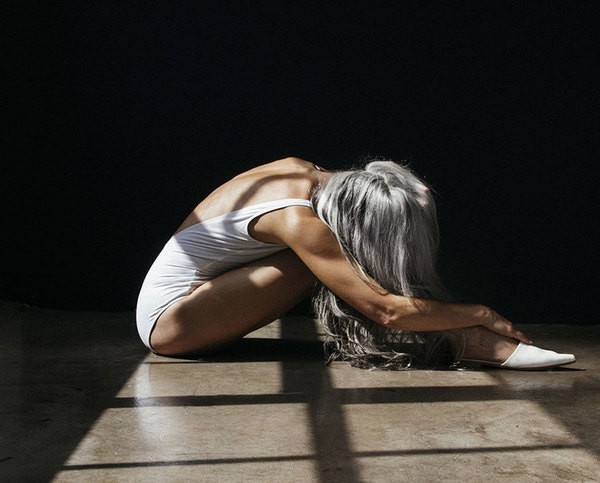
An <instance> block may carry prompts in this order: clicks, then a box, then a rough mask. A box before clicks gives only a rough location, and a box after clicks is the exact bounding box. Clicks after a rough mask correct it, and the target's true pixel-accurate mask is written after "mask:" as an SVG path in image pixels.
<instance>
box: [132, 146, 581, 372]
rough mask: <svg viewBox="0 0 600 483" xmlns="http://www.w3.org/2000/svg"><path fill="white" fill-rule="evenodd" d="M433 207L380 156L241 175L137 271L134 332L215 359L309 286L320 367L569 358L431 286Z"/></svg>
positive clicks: (529, 364) (177, 351) (529, 363)
mask: <svg viewBox="0 0 600 483" xmlns="http://www.w3.org/2000/svg"><path fill="white" fill-rule="evenodd" d="M437 235H438V234H437V221H436V214H435V204H434V201H433V198H432V196H431V193H430V192H429V189H428V188H427V186H426V185H425V184H424V183H423V182H422V181H420V180H419V179H418V178H417V177H416V176H415V175H414V174H413V173H412V172H411V171H409V170H408V169H407V168H405V167H402V166H400V165H398V164H396V163H393V162H391V161H374V162H370V163H369V164H367V165H366V166H365V167H364V168H363V169H358V170H352V171H341V172H329V171H326V170H323V169H322V168H319V167H318V166H316V165H314V164H312V163H310V162H307V161H304V160H301V159H298V158H286V159H282V160H279V161H275V162H272V163H269V164H265V165H262V166H259V167H257V168H254V169H251V170H249V171H246V172H245V173H242V174H240V175H238V176H236V177H235V178H233V179H232V180H230V181H228V182H227V183H225V184H224V185H222V186H221V187H219V188H217V189H216V190H215V191H214V192H212V193H211V194H210V195H209V196H208V197H207V198H206V199H205V200H203V201H202V202H200V204H198V206H196V208H195V209H194V210H193V211H192V212H191V213H190V215H189V216H188V217H187V218H186V219H185V220H184V221H183V223H182V224H181V226H180V227H179V229H178V230H177V231H176V233H175V234H174V235H173V237H172V238H171V239H170V240H169V241H168V242H167V244H166V246H165V247H164V249H163V250H162V252H161V253H160V255H159V256H158V258H157V259H156V261H155V262H154V264H153V265H152V267H151V268H150V271H149V272H148V275H147V276H146V279H145V281H144V284H143V286H142V289H141V292H140V296H139V300H138V306H137V323H138V330H139V333H140V336H141V338H142V341H143V342H144V343H145V344H146V346H147V347H149V348H150V349H151V350H153V351H154V352H156V353H158V354H162V355H169V356H176V355H183V354H189V353H209V352H214V351H217V350H219V349H221V348H223V347H225V346H226V345H228V344H230V343H231V342H233V341H235V340H237V339H239V338H241V337H243V336H244V335H246V334H247V333H249V332H251V331H253V330H255V329H258V328H259V327H261V326H264V325H266V324H268V323H269V322H271V321H273V320H274V319H276V318H277V317H279V316H280V315H282V314H283V313H285V312H286V311H287V310H289V309H290V308H291V307H293V306H294V305H295V304H297V303H298V302H299V301H300V300H302V299H304V298H305V297H307V296H309V295H310V294H311V292H312V291H313V289H314V287H315V285H317V286H318V287H319V288H318V294H317V295H316V297H315V300H314V305H315V309H316V314H317V316H318V318H319V319H320V320H321V322H322V323H323V324H324V326H325V329H326V332H327V333H328V335H329V338H328V347H329V348H330V351H331V354H330V359H342V360H347V361H349V362H350V363H351V364H353V365H357V366H359V367H373V366H380V367H389V368H399V367H408V366H411V365H412V366H416V365H423V364H428V363H431V361H432V360H433V359H432V355H433V354H434V353H435V352H436V349H437V348H439V347H440V344H439V341H441V340H449V341H451V342H452V347H453V350H454V352H455V354H454V357H455V359H457V360H462V361H477V362H479V363H482V364H486V365H492V366H501V367H508V368H527V369H531V368H546V367H552V366H556V365H563V364H567V363H571V362H574V361H575V358H574V357H573V356H572V355H570V354H556V353H555V352H552V351H545V350H543V349H539V348H537V347H535V346H533V345H531V341H530V340H529V339H528V338H527V337H526V336H525V335H524V334H523V333H522V332H521V331H519V330H517V329H516V328H515V327H513V325H512V324H511V323H510V322H509V321H508V320H506V319H504V318H503V317H501V316H500V315H498V314H497V313H496V312H494V311H493V310H491V309H489V308H487V307H484V306H481V305H472V304H457V303H452V302H449V301H448V298H447V296H446V294H445V292H444V290H443V288H442V286H441V284H440V282H439V280H438V277H437V275H436V272H435V268H434V262H435V256H436V251H437V238H438V236H437Z"/></svg>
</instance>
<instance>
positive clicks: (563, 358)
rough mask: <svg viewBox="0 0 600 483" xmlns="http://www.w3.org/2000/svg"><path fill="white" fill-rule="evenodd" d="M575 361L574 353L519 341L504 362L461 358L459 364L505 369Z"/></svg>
mask: <svg viewBox="0 0 600 483" xmlns="http://www.w3.org/2000/svg"><path fill="white" fill-rule="evenodd" d="M573 362H575V356H574V355H573V354H559V353H557V352H554V351H549V350H546V349H540V348H539V347H536V346H534V345H528V344H523V343H522V342H519V345H518V346H517V347H516V349H515V350H514V351H513V353H512V354H511V355H510V356H508V359H506V360H505V361H504V362H492V361H483V360H477V359H460V361H459V364H461V363H465V364H467V365H471V364H478V365H483V366H492V367H501V368H504V369H521V370H534V369H549V368H551V367H557V366H564V365H566V364H572V363H573Z"/></svg>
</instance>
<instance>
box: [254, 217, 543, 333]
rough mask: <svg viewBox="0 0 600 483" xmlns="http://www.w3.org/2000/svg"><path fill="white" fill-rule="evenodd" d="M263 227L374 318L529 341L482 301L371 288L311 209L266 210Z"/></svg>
mask: <svg viewBox="0 0 600 483" xmlns="http://www.w3.org/2000/svg"><path fill="white" fill-rule="evenodd" d="M257 228H258V227H257ZM260 230H261V232H262V233H265V232H266V233H268V235H263V236H266V238H268V239H267V240H264V241H270V242H278V243H283V244H285V245H287V246H289V247H290V248H291V249H292V250H293V251H294V252H295V253H296V254H297V255H298V256H299V257H300V259H301V260H302V261H303V262H304V263H305V264H306V266H307V267H308V268H309V270H310V271H311V272H313V274H314V275H315V276H316V277H317V278H318V279H319V280H320V281H321V282H322V283H323V284H324V285H325V286H326V287H328V288H329V289H330V290H331V291H332V292H333V293H335V294H336V295H337V296H338V297H340V298H341V299H343V300H344V301H346V302H347V303H348V304H349V305H351V306H352V307H354V308H355V309H356V310H358V311H359V312H361V313H362V314H364V315H365V316H366V317H368V318H369V319H371V320H373V321H374V322H376V323H379V324H382V325H385V326H387V327H390V328H395V329H401V330H407V331H439V330H450V329H460V328H465V327H473V326H478V325H481V326H484V327H486V328H488V329H490V330H492V331H493V332H496V333H498V334H501V335H504V336H507V337H511V338H513V339H516V340H519V341H522V342H524V343H531V341H530V340H529V339H528V338H527V337H526V336H525V335H524V334H523V333H522V332H521V331H519V330H517V329H515V328H514V327H513V325H512V324H511V323H510V322H509V321H508V320H506V319H505V318H503V317H502V316H500V315H499V314H497V313H496V312H494V311H493V310H491V309H489V308H487V307H485V306H483V305H475V304H457V303H446V302H438V301H434V300H427V299H418V298H414V297H404V296H399V295H393V294H389V293H385V291H383V290H381V291H377V290H374V289H373V288H372V287H369V285H368V284H367V283H365V281H364V280H363V279H362V278H361V277H360V276H358V275H357V273H356V272H355V270H354V269H353V268H352V267H351V265H350V263H349V262H348V260H347V259H346V257H345V256H344V254H343V253H342V250H341V248H340V246H339V244H338V242H337V239H336V238H335V236H334V235H333V233H332V232H331V230H330V229H329V227H327V225H325V224H324V223H323V222H322V221H321V220H320V219H319V218H318V217H316V216H315V215H314V213H313V212H312V211H311V210H310V209H309V208H305V207H291V208H287V209H285V210H280V211H277V212H273V214H268V215H264V216H263V217H261V226H260Z"/></svg>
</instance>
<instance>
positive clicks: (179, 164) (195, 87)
mask: <svg viewBox="0 0 600 483" xmlns="http://www.w3.org/2000/svg"><path fill="white" fill-rule="evenodd" d="M597 5H598V4H597V2H506V1H503V2H492V3H491V2H472V3H470V2H442V1H435V2H434V1H431V2H421V1H418V2H417V1H415V2H397V1H389V2H374V1H366V2H320V3H317V2H315V3H312V2H302V1H300V2H292V1H272V2H238V1H214V2H208V1H198V2H197V1H182V2H110V1H86V2H65V3H61V4H60V5H52V4H49V3H48V2H12V3H11V2H4V3H3V6H2V12H1V16H2V22H3V28H2V30H3V32H4V34H3V36H4V37H5V38H4V40H3V47H2V50H3V51H4V55H3V61H2V64H3V78H4V82H6V85H5V87H4V88H3V89H2V97H3V102H2V104H3V106H4V107H3V108H2V120H3V123H4V125H3V126H2V131H3V134H4V136H6V138H5V141H3V143H2V145H3V147H2V151H3V153H2V158H3V162H2V165H3V168H2V169H3V172H4V176H3V178H4V179H3V189H2V195H3V200H2V204H3V208H4V210H5V221H4V230H3V232H4V235H3V243H2V246H3V248H4V249H3V252H4V253H3V257H2V259H3V260H4V262H3V263H4V268H3V269H2V270H1V273H2V277H1V279H0V297H1V298H4V299H10V300H16V301H21V302H25V303H29V304H34V305H39V306H42V307H55V308H67V309H89V310H131V309H133V307H134V305H135V299H136V296H137V291H138V288H139V286H140V284H141V281H142V279H143V276H144V275H145V272H146V270H147V268H148V267H149V265H150V264H151V262H152V260H153V258H154V257H155V255H156V254H157V252H158V251H159V250H160V248H161V246H162V244H163V243H164V242H165V241H166V239H167V238H168V237H169V236H170V234H171V232H172V231H173V230H174V229H175V228H176V227H177V226H178V225H179V223H180V221H181V220H182V219H183V217H184V216H185V215H186V214H187V213H188V212H189V211H190V210H191V209H192V208H193V206H194V205H195V204H196V203H197V202H198V201H199V200H200V199H201V198H202V197H203V196H204V195H206V194H207V193H208V192H209V191H210V190H212V189H213V188H214V187H215V186H216V185H217V184H219V183H220V182H222V181H224V180H226V179H228V178H229V177H231V176H232V175H234V174H236V173H237V172H239V171H242V170H244V169H246V168H249V167H251V166H253V165H256V164H260V163H263V162H267V161H270V160H273V159H277V158H280V157H284V156H288V155H295V156H300V157H304V158H306V159H309V160H312V161H314V162H317V163H319V164H322V165H324V166H325V167H328V168H341V167H345V166H350V165H352V164H356V163H357V162H358V161H359V160H360V159H361V158H362V157H364V156H366V155H381V156H386V157H390V158H393V159H396V160H402V159H409V160H410V162H411V166H412V167H413V169H415V170H416V171H417V172H418V173H419V174H420V175H421V176H423V177H424V178H425V179H426V180H427V181H428V182H429V183H430V184H432V185H433V187H434V188H435V190H436V192H437V201H438V207H439V219H440V226H441V231H442V251H441V254H440V270H441V272H442V275H443V278H444V280H445V282H446V284H447V285H448V286H449V288H450V289H451V290H452V291H453V292H454V294H455V295H456V297H457V298H458V299H459V300H464V301H477V302H482V303H486V304H489V305H492V306H493V307H494V308H496V309H497V310H499V311H500V312H502V313H504V314H506V315H508V316H509V317H511V318H512V319H513V320H515V321H517V322H521V323H522V322H543V323H558V322H560V323H597V317H596V305H597V299H598V296H597V289H598V276H597V271H598V263H597V262H598V257H597V247H598V243H597V237H596V234H595V231H596V227H597V225H598V214H599V213H598V212H599V210H598V205H599V203H598V201H599V200H598V195H597V182H596V181H597V173H598V169H597V159H598V154H599V153H598V151H599V149H598V146H599V130H598V129H599V127H600V126H599V123H598V107H599V101H600V99H599V97H600V96H599V90H598V85H600V83H599V79H598V76H597V67H598V63H599V62H600V57H599V50H600V49H599V45H598V44H599V38H598V25H599V24H598V20H599V18H600V16H599V15H598V13H599V11H598V9H599V7H597Z"/></svg>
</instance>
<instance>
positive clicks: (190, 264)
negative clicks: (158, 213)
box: [136, 198, 311, 348]
mask: <svg viewBox="0 0 600 483" xmlns="http://www.w3.org/2000/svg"><path fill="white" fill-rule="evenodd" d="M288 206H308V207H310V206H311V204H310V201H308V200H305V199H298V198H286V199H283V200H275V201H267V202H264V203H259V204H256V205H252V206H247V207H245V208H242V209H240V210H236V211H233V212H231V213H227V214H225V215H221V216H217V217H215V218H210V219H208V220H206V221H202V222H200V223H197V224H195V225H192V226H190V227H188V228H186V229H185V230H182V231H180V232H179V233H176V234H175V235H173V236H172V237H171V238H170V239H169V241H168V242H167V243H166V245H165V247H164V248H163V250H162V251H161V252H160V254H159V255H158V257H157V258H156V260H155V261H154V263H153V264H152V266H151V267H150V270H149V271H148V274H147V275H146V278H145V280H144V283H143V285H142V288H141V291H140V295H139V297H138V302H137V309H136V319H137V328H138V332H139V334H140V337H141V339H142V342H144V344H145V345H146V346H147V347H149V348H150V333H151V332H152V329H153V328H154V325H155V324H156V321H157V320H158V317H159V316H160V315H161V314H162V313H163V312H164V311H165V310H166V309H167V308H168V307H169V306H170V305H172V304H173V303H175V302H177V301H178V300H180V299H182V298H184V297H186V296H187V295H189V294H190V293H192V291H193V290H194V289H196V288H197V287H199V286H200V285H202V284H203V283H205V282H207V281H209V280H212V279H214V278H215V277H218V276H219V275H221V274H223V273H225V272H228V271H229V270H231V269H233V268H236V267H239V266H242V265H245V264H247V263H250V262H252V261H255V260H258V259H260V258H263V257H266V256H267V255H271V254H273V253H276V252H278V251H281V250H285V248H286V246H285V245H278V244H273V243H264V242H261V241H258V240H256V239H254V238H252V236H251V235H250V233H249V232H248V226H249V224H250V222H251V221H252V220H254V219H256V218H257V217H259V216H261V215H264V214H265V213H268V212H270V211H274V210H278V209H281V208H286V207H288Z"/></svg>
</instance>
